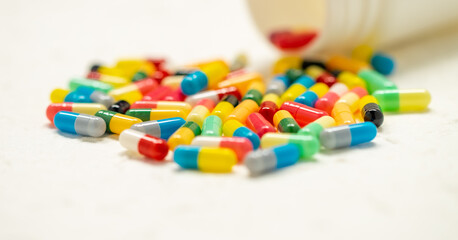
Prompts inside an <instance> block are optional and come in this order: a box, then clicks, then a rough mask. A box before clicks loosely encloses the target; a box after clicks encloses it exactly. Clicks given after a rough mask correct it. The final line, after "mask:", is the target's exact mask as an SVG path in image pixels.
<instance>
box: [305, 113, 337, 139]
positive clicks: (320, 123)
mask: <svg viewBox="0 0 458 240" xmlns="http://www.w3.org/2000/svg"><path fill="white" fill-rule="evenodd" d="M334 126H336V121H335V120H334V118H332V117H330V116H323V117H320V118H318V119H317V120H315V121H313V122H311V123H309V124H307V125H305V127H303V128H302V129H301V130H299V131H298V132H297V134H300V135H310V136H314V137H315V138H316V139H320V134H321V132H322V131H323V130H324V129H326V128H330V127H334Z"/></svg>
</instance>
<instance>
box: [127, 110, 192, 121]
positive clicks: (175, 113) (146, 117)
mask: <svg viewBox="0 0 458 240" xmlns="http://www.w3.org/2000/svg"><path fill="white" fill-rule="evenodd" d="M126 115H127V116H131V117H136V118H139V119H141V120H142V121H151V120H161V119H166V118H174V117H179V118H186V114H185V113H184V112H183V111H181V110H165V109H150V108H146V109H143V108H137V109H130V110H128V111H127V112H126Z"/></svg>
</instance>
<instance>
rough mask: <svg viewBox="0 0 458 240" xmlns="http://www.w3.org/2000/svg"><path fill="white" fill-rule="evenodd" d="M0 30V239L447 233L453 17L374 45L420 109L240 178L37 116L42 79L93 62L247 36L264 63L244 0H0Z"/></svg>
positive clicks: (196, 52) (451, 215)
mask: <svg viewBox="0 0 458 240" xmlns="http://www.w3.org/2000/svg"><path fill="white" fill-rule="evenodd" d="M0 29H1V32H2V33H1V34H0V46H1V50H0V73H1V76H0V100H1V103H3V104H4V105H3V106H2V107H1V111H0V130H1V131H0V239H4V240H9V239H66V240H69V239H178V238H181V239H231V240H233V239H340V238H343V239H458V157H457V156H458V150H457V149H458V141H457V138H458V129H457V126H458V111H457V102H458V94H457V87H458V84H457V83H458V44H457V43H458V32H457V31H454V32H452V31H448V32H445V33H443V34H440V35H438V36H435V37H433V36H431V37H429V38H423V39H419V40H418V41H417V42H413V43H409V44H406V45H404V46H402V47H397V48H393V49H388V52H389V53H390V54H392V55H393V56H394V57H395V58H396V59H397V60H398V63H399V71H398V72H397V73H396V74H395V75H394V76H393V77H392V78H391V79H392V80H393V81H395V82H396V83H397V84H398V86H399V87H400V88H427V89H429V90H430V91H431V94H432V103H431V105H430V110H429V112H427V113H416V114H402V115H401V114H399V115H387V116H386V119H385V123H384V125H383V127H382V128H380V132H379V135H378V136H377V138H376V139H375V141H374V142H373V143H372V144H366V145H362V146H360V147H355V148H352V149H344V150H339V151H333V152H328V153H320V154H317V155H316V157H315V160H316V161H315V162H313V163H300V164H297V165H295V166H294V167H290V168H288V169H284V170H282V171H278V172H275V173H273V174H269V175H266V176H263V177H260V178H250V177H248V174H247V171H246V170H245V169H244V168H243V167H236V168H235V170H234V173H232V174H228V175H214V174H202V173H199V172H194V171H184V170H180V169H179V168H178V166H177V165H175V164H174V163H171V162H170V161H168V162H166V163H163V164H162V163H155V162H150V161H145V160H144V159H143V158H142V157H139V156H137V155H134V154H131V153H128V152H126V151H125V150H124V149H123V148H122V147H121V146H120V144H119V143H118V142H117V141H116V138H114V137H106V138H102V139H92V138H85V137H68V135H65V134H61V133H59V132H57V130H56V129H53V128H51V127H50V125H49V123H48V120H47V119H46V117H45V109H46V106H47V105H48V104H49V100H48V98H49V93H50V91H51V90H52V89H53V88H56V87H64V86H66V84H67V82H68V80H69V78H70V77H72V76H78V75H81V74H84V73H85V72H86V70H87V68H88V66H89V65H90V63H91V62H94V61H101V62H103V63H107V64H111V63H113V62H114V61H115V60H116V59H117V58H120V57H126V56H127V57H131V56H165V57H167V58H169V59H170V60H171V61H172V62H173V63H174V64H177V65H179V64H185V63H188V62H191V61H195V60H202V59H210V58H213V57H219V56H221V57H225V58H226V59H230V58H232V57H233V56H234V55H235V54H236V53H238V52H240V51H245V52H247V54H248V55H249V56H250V58H251V61H252V62H253V66H254V68H256V69H258V70H263V71H264V72H265V69H267V68H268V66H269V63H270V62H271V61H273V60H274V59H275V57H276V56H277V53H276V52H275V51H273V50H272V49H271V48H270V46H269V45H268V44H267V43H266V42H265V41H264V40H263V39H262V37H261V36H260V35H259V34H258V33H257V32H256V30H255V26H254V25H253V23H252V22H251V21H250V17H249V13H248V10H247V9H246V7H245V3H244V2H243V1H210V0H200V1H140V0H134V1H133V0H130V1H113V0H112V1H108V0H105V1H92V0H84V1H58V0H54V1H51V0H43V1H32V0H29V1H22V0H21V1H2V2H1V3H0ZM64 135H65V136H64Z"/></svg>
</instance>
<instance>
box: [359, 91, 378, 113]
mask: <svg viewBox="0 0 458 240" xmlns="http://www.w3.org/2000/svg"><path fill="white" fill-rule="evenodd" d="M368 103H375V104H377V105H378V101H377V98H375V97H374V96H372V95H366V96H364V97H362V98H361V99H360V100H359V102H358V108H359V110H360V111H361V110H362V109H363V108H364V106H366V105H367V104H368Z"/></svg>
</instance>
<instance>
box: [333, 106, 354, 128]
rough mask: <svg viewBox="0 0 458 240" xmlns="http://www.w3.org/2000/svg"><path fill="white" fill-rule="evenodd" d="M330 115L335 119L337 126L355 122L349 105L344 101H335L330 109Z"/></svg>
mask: <svg viewBox="0 0 458 240" xmlns="http://www.w3.org/2000/svg"><path fill="white" fill-rule="evenodd" d="M331 115H332V117H333V118H334V119H335V120H336V124H337V125H338V126H340V125H348V124H354V123H355V118H354V117H353V112H352V111H351V109H350V106H348V105H347V104H345V103H336V104H335V105H334V108H333V109H332V113H331Z"/></svg>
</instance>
